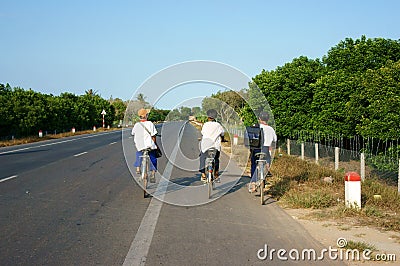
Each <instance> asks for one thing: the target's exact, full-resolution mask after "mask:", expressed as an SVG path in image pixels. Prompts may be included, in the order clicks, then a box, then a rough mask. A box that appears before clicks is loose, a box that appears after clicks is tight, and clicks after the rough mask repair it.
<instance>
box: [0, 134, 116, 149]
mask: <svg viewBox="0 0 400 266" xmlns="http://www.w3.org/2000/svg"><path fill="white" fill-rule="evenodd" d="M112 133H114V132H107V133H101V134H96V135H87V136H83V137H80V138H74V139H67V140H62V141H57V142H53V143H46V144H41V145H38V146H33V147H26V148H21V149H16V150H11V151H3V152H0V154H7V153H13V152H19V151H25V150H30V149H35V148H41V147H46V146H52V145H57V144H61V143H66V142H71V141H76V140H79V139H87V138H93V137H98V136H101V135H107V134H112Z"/></svg>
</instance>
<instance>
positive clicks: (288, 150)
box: [286, 139, 290, 155]
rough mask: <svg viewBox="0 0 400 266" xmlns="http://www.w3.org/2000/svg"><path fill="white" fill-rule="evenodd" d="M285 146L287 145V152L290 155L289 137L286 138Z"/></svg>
mask: <svg viewBox="0 0 400 266" xmlns="http://www.w3.org/2000/svg"><path fill="white" fill-rule="evenodd" d="M286 146H287V154H288V155H290V139H287V143H286Z"/></svg>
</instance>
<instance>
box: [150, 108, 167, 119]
mask: <svg viewBox="0 0 400 266" xmlns="http://www.w3.org/2000/svg"><path fill="white" fill-rule="evenodd" d="M168 113H169V110H161V109H156V108H153V109H151V111H150V114H149V117H148V120H150V121H154V122H160V121H164V120H165V119H166V117H167V115H168Z"/></svg>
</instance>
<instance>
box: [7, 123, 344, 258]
mask: <svg viewBox="0 0 400 266" xmlns="http://www.w3.org/2000/svg"><path fill="white" fill-rule="evenodd" d="M159 131H160V132H161V134H162V137H161V138H158V140H157V142H158V143H159V144H162V145H161V146H162V148H163V153H164V156H163V157H161V158H160V159H159V165H158V167H159V173H158V174H157V183H155V184H152V185H151V188H150V189H149V190H150V191H151V192H152V194H153V196H152V197H149V198H143V191H142V188H141V187H140V186H139V185H138V184H137V183H136V182H135V180H136V179H137V177H136V176H135V174H133V175H132V173H133V166H132V163H133V159H134V149H133V148H132V138H130V136H129V131H128V130H126V131H123V134H121V132H120V131H115V132H107V133H99V134H94V135H88V136H77V137H73V138H66V139H62V140H55V141H47V142H41V143H36V144H30V145H20V146H18V147H12V148H2V149H0V167H1V170H0V228H1V231H0V232H1V233H0V234H1V236H0V265H265V264H268V265H280V264H289V265H290V264H294V265H309V264H320V265H333V264H339V263H338V262H337V261H334V260H329V258H328V254H325V259H324V260H323V261H320V260H316V261H314V260H307V259H306V260H301V259H300V260H295V259H292V258H290V257H289V254H288V252H289V251H290V250H298V251H299V252H300V258H301V252H302V251H303V250H304V249H314V250H315V251H316V252H317V256H320V252H321V250H323V249H324V248H328V247H323V246H321V244H319V243H318V242H317V241H315V240H314V239H313V238H312V237H311V236H310V235H309V234H308V233H307V232H306V231H305V230H304V228H303V227H302V226H301V225H299V224H298V223H297V222H296V221H295V220H293V219H292V218H291V217H290V216H288V215H287V214H286V213H285V212H284V211H282V210H281V209H280V208H279V206H277V204H276V203H275V202H274V201H273V200H272V199H267V201H266V204H265V205H263V206H261V205H260V204H259V198H258V197H257V196H254V195H250V194H249V193H248V192H247V191H246V183H247V182H248V181H249V178H248V177H246V176H241V172H240V169H239V168H238V167H236V166H235V163H234V162H233V161H232V160H229V158H228V156H226V155H222V157H221V159H222V160H221V173H222V175H221V179H222V182H221V183H220V184H217V187H216V190H215V191H214V194H213V197H212V198H211V199H208V197H207V196H206V195H207V193H206V188H205V186H204V185H203V184H202V183H201V182H200V181H199V175H198V173H197V166H198V152H199V151H198V141H197V137H198V136H199V133H198V132H197V131H196V129H195V128H194V127H192V126H191V125H189V124H186V123H181V122H173V123H167V124H164V126H163V128H162V130H161V129H160V128H159ZM131 171H132V172H131ZM265 247H267V248H268V250H267V251H268V252H267V253H265V252H264V251H265ZM272 249H275V251H272ZM279 249H282V250H286V251H287V253H286V254H280V255H281V258H280V259H279V258H278V253H277V250H279ZM266 254H268V255H269V256H268V257H267V258H266V259H265V260H262V259H263V257H264V256H265V255H266ZM293 256H295V253H292V257H293ZM285 257H286V258H287V259H286V260H284V258H285Z"/></svg>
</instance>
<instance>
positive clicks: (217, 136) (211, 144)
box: [199, 109, 224, 181]
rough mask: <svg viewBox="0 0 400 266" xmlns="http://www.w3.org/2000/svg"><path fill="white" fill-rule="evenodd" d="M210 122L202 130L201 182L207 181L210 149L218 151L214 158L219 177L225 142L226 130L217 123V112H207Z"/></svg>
mask: <svg viewBox="0 0 400 266" xmlns="http://www.w3.org/2000/svg"><path fill="white" fill-rule="evenodd" d="M207 117H208V121H207V122H206V123H204V125H203V128H202V130H201V135H202V139H201V142H200V149H201V153H200V167H199V168H200V169H199V172H200V173H201V180H202V181H205V180H206V174H205V160H206V158H207V150H208V149H210V148H215V149H216V150H217V152H216V154H215V157H214V160H215V161H214V170H215V179H217V178H218V177H219V156H220V153H221V140H223V136H224V129H223V127H222V126H221V124H220V123H218V122H216V121H215V118H216V117H217V111H215V110H214V109H210V110H208V111H207Z"/></svg>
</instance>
